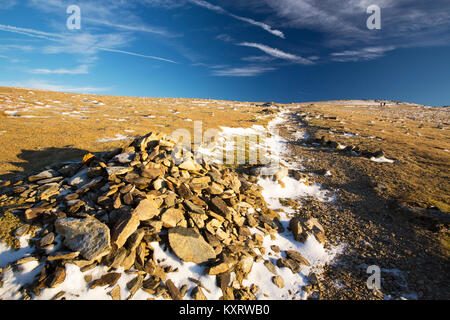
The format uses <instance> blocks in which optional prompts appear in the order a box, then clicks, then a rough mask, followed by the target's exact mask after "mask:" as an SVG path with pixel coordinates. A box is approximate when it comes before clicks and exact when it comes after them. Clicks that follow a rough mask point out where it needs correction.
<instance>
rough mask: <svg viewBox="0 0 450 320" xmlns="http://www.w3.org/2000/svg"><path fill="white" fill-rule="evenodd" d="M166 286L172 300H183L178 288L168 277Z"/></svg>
mask: <svg viewBox="0 0 450 320" xmlns="http://www.w3.org/2000/svg"><path fill="white" fill-rule="evenodd" d="M166 287H167V289H168V290H169V294H170V297H171V298H172V300H183V298H182V296H181V293H180V290H178V288H177V287H176V286H175V284H174V283H173V282H172V280H170V279H168V280H167V281H166Z"/></svg>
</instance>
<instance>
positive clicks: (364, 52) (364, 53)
mask: <svg viewBox="0 0 450 320" xmlns="http://www.w3.org/2000/svg"><path fill="white" fill-rule="evenodd" d="M394 49H395V47H394V46H386V47H368V48H363V49H359V50H346V51H342V52H334V53H332V54H331V56H332V60H333V61H338V62H349V61H352V62H355V61H362V60H365V61H366V60H373V59H376V58H380V57H382V56H384V55H385V53H386V52H388V51H392V50H394Z"/></svg>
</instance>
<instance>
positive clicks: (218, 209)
mask: <svg viewBox="0 0 450 320" xmlns="http://www.w3.org/2000/svg"><path fill="white" fill-rule="evenodd" d="M211 210H213V211H214V212H215V213H218V214H220V215H221V216H222V217H226V216H227V215H228V214H229V212H230V211H229V209H228V206H227V204H226V203H225V201H223V200H222V199H221V198H219V197H214V198H213V199H212V200H211Z"/></svg>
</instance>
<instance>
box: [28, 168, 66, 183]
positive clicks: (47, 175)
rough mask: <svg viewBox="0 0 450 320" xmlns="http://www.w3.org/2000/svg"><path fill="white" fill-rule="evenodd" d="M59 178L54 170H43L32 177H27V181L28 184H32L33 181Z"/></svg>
mask: <svg viewBox="0 0 450 320" xmlns="http://www.w3.org/2000/svg"><path fill="white" fill-rule="evenodd" d="M57 176H59V173H58V172H57V171H55V170H45V171H42V172H40V173H38V174H36V175H34V176H30V177H28V181H30V182H34V181H39V180H44V179H49V178H54V177H57Z"/></svg>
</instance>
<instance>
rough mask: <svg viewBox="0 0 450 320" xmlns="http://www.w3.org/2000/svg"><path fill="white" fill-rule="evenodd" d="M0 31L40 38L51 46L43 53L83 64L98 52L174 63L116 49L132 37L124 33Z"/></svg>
mask: <svg viewBox="0 0 450 320" xmlns="http://www.w3.org/2000/svg"><path fill="white" fill-rule="evenodd" d="M0 31H6V32H12V33H19V34H23V35H26V36H29V37H33V38H41V39H45V40H49V41H51V42H52V43H53V44H52V45H47V46H44V48H43V53H45V54H58V53H67V54H75V55H78V56H80V57H82V59H80V61H83V62H85V63H88V62H92V61H95V60H96V55H97V53H98V52H99V51H108V52H116V53H122V54H126V55H132V56H137V57H141V58H146V59H154V60H159V61H166V62H171V63H176V62H174V61H172V60H169V59H165V58H162V57H156V56H151V55H144V54H140V53H135V52H130V51H125V50H119V49H117V48H121V47H124V46H126V45H127V44H128V43H129V42H130V41H131V40H132V37H131V36H130V35H129V34H125V33H111V34H91V33H88V32H84V33H77V34H56V33H49V32H44V31H40V30H35V29H26V28H20V27H15V26H7V25H2V24H0Z"/></svg>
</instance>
